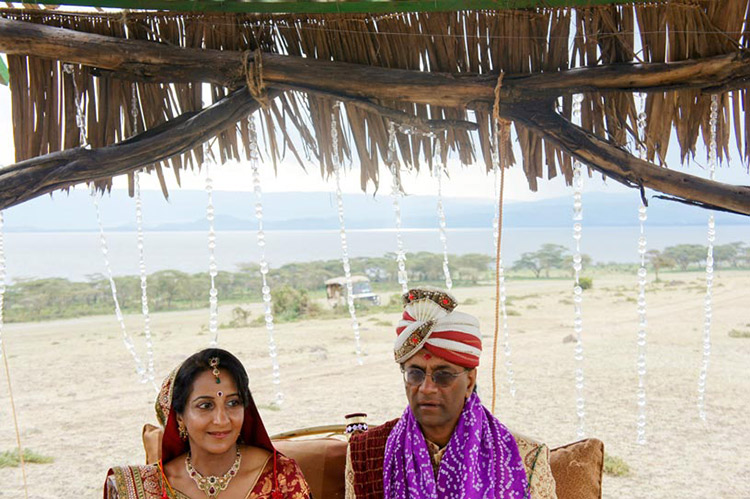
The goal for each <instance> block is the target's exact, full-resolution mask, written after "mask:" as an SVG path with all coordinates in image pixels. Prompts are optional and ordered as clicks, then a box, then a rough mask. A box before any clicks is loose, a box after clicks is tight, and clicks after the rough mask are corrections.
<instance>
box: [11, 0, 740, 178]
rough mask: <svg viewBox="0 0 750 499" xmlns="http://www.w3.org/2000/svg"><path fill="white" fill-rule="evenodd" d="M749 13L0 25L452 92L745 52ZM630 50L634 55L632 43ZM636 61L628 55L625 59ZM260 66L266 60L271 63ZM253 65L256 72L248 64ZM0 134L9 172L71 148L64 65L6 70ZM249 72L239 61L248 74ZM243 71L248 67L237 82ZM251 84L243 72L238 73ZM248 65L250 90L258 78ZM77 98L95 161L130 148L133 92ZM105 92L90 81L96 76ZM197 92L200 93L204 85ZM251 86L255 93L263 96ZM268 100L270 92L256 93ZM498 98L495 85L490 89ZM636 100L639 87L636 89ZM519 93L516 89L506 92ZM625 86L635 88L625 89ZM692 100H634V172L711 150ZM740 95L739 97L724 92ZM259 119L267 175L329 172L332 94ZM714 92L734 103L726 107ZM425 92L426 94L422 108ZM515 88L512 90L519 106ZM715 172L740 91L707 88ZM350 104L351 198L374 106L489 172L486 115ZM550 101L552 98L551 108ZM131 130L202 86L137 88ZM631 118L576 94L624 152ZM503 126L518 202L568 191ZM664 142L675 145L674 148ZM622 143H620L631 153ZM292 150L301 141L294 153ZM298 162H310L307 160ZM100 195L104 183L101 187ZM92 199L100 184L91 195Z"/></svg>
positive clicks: (173, 113)
mask: <svg viewBox="0 0 750 499" xmlns="http://www.w3.org/2000/svg"><path fill="white" fill-rule="evenodd" d="M748 15H750V11H748V0H725V1H721V2H717V1H696V0H684V1H669V2H653V3H648V4H636V5H605V6H593V7H577V8H570V7H555V8H535V9H530V10H503V11H489V10H481V11H456V12H430V13H424V12H421V13H399V14H322V15H314V14H275V15H274V14H246V13H236V14H216V13H176V12H148V13H142V12H125V13H70V12H62V11H59V10H54V11H52V10H31V9H4V10H0V17H3V18H6V19H13V20H23V21H28V22H31V23H38V24H45V25H48V26H57V27H65V28H68V29H71V30H75V31H79V32H86V33H96V34H101V35H106V36H109V37H117V38H127V39H137V40H150V41H154V42H159V43H160V44H163V45H168V46H170V47H186V48H201V49H216V50H221V51H232V52H234V53H237V54H257V50H260V51H262V53H263V54H264V55H268V54H283V55H290V56H297V57H303V58H307V59H318V60H323V61H334V62H347V63H355V64H359V65H366V66H370V67H376V68H389V69H394V68H400V69H406V70H412V71H419V72H429V73H440V74H447V75H452V76H451V78H453V79H455V81H458V82H460V81H463V80H462V78H464V77H465V78H476V77H480V79H481V77H485V76H486V78H485V80H486V81H488V82H491V84H490V87H489V88H491V87H493V86H495V82H496V80H497V78H498V75H501V74H504V75H505V76H506V81H507V79H508V78H509V77H511V76H512V77H516V76H522V75H527V74H542V75H544V74H552V73H558V72H560V71H561V70H569V69H573V68H594V67H601V66H610V65H613V64H618V63H629V62H636V63H637V62H640V63H647V64H648V63H663V62H676V61H685V60H693V59H704V58H709V57H711V56H717V55H721V54H739V53H742V52H743V51H744V50H746V49H747V45H748V42H749V41H750V38H749V37H748V34H747V31H746V29H747V28H746V18H747V16H748ZM636 37H639V38H640V40H638V42H636ZM638 45H640V46H642V47H643V48H642V50H640V51H636V47H637V46H638ZM269 57H270V56H269ZM260 60H261V61H262V58H260ZM8 61H9V68H10V84H11V89H12V96H13V123H14V129H15V148H16V155H17V160H18V161H22V160H26V159H28V158H34V157H37V156H40V155H44V154H47V153H52V152H55V151H60V150H63V149H70V148H74V147H76V146H78V145H79V137H78V131H77V128H76V120H75V104H74V91H73V85H72V80H71V78H70V77H69V76H68V75H66V74H65V73H64V72H63V71H62V61H58V60H51V59H48V58H40V57H36V56H33V55H9V56H8ZM247 61H248V59H245V62H246V63H247ZM245 69H246V70H248V68H247V67H246V68H245ZM251 69H252V68H251ZM258 69H259V68H258V66H257V65H256V66H255V73H254V75H255V76H259V77H260V78H262V76H263V75H262V73H260V72H259V71H258ZM74 74H75V78H76V82H77V85H76V86H77V88H78V91H79V92H80V93H81V94H82V95H83V101H84V103H85V106H86V122H87V127H88V139H89V142H90V143H91V146H92V147H94V148H101V147H104V146H107V145H110V144H115V143H118V142H122V141H124V140H126V139H128V138H129V137H131V136H132V135H133V134H134V129H133V123H132V121H131V116H132V106H133V102H134V101H133V98H132V92H131V81H128V80H127V79H118V78H109V77H106V76H107V72H106V71H101V70H98V69H97V68H95V67H91V66H87V65H83V64H76V65H75V71H74ZM95 74H96V75H100V76H105V77H95V76H94V75H95ZM236 76H237V78H235V79H234V80H233V81H224V83H223V84H219V83H216V82H213V83H212V84H211V88H212V92H211V94H212V96H213V100H214V102H217V101H220V100H221V99H223V98H224V97H225V96H227V95H228V94H229V92H230V91H231V90H232V89H233V88H234V87H239V86H241V85H242V84H244V83H245V78H244V76H247V74H245V75H243V74H242V72H241V71H240V72H239V73H238V74H237V75H236ZM204 81H205V80H204ZM260 83H261V84H263V83H264V82H262V80H261V81H260ZM269 85H270V84H269ZM501 85H502V78H501V81H500V84H499V85H498V87H500V86H501ZM646 86H647V85H646ZM519 87H521V85H519ZM635 87H638V85H635ZM703 87H704V88H703V89H702V90H701V89H694V88H686V89H676V90H671V89H668V90H667V91H660V89H659V87H658V86H656V88H647V90H648V91H649V94H648V100H647V105H646V121H647V137H648V138H647V144H646V145H647V157H648V160H649V161H652V162H654V163H656V164H662V163H663V162H664V160H665V158H666V154H667V151H668V149H669V148H670V147H678V148H679V150H680V154H681V156H682V158H683V160H684V159H685V158H689V157H692V156H694V155H695V152H696V146H697V144H698V143H699V142H702V143H703V144H705V145H706V150H707V149H708V140H709V129H710V127H709V106H710V92H707V91H706V89H705V87H706V85H705V84H704V85H703ZM734 87H738V85H736V84H735V85H734ZM278 89H279V93H278V94H276V93H274V94H272V95H269V96H268V97H273V96H275V98H273V99H271V98H267V99H265V101H264V102H263V104H264V105H265V107H263V108H262V109H261V110H260V112H261V115H262V119H263V122H264V130H263V131H264V133H265V134H266V142H267V144H268V146H269V151H268V153H269V155H270V157H271V158H272V159H273V161H274V163H275V162H276V161H278V160H279V159H280V158H281V157H282V156H284V155H285V154H286V155H292V156H294V157H296V158H298V159H299V161H300V162H302V163H307V164H309V162H310V161H312V162H315V163H317V164H318V165H319V167H320V170H321V172H323V173H324V174H325V173H330V172H331V171H332V168H333V165H332V153H333V151H332V150H331V125H330V123H331V113H332V111H333V105H334V104H335V103H336V102H337V98H336V95H335V94H329V95H326V94H325V93H321V92H320V91H317V90H313V89H311V90H309V91H306V90H305V89H304V88H302V87H300V86H297V87H295V88H294V90H289V89H288V88H284V87H283V86H279V87H278ZM727 90H732V91H731V92H729V91H727ZM430 91H431V90H430V89H429V88H426V89H425V92H426V93H428V92H430ZM521 91H522V88H521V89H519V90H517V92H521ZM719 91H721V92H724V93H722V94H721V98H720V111H719V122H718V144H719V157H720V159H724V158H726V157H727V156H728V154H729V152H730V150H731V149H733V148H736V150H737V151H738V154H739V156H740V157H741V158H742V159H743V161H744V162H745V163H747V162H748V160H749V159H750V143H748V137H749V135H748V133H750V128H749V127H746V126H745V123H746V120H748V119H750V116H749V115H747V114H746V113H745V109H746V108H747V107H748V105H750V102H748V93H747V89H746V88H744V87H741V88H731V89H730V88H726V87H723V88H720V89H719ZM559 95H560V99H559V102H560V103H561V104H562V106H561V110H560V115H561V116H562V117H564V118H566V119H568V120H570V119H571V110H572V96H571V95H570V93H566V92H565V91H564V89H563V90H562V91H560V92H559ZM400 97H401V96H400V95H399V92H398V91H397V90H394V92H393V95H392V98H390V99H383V98H381V99H377V100H374V101H373V100H371V101H369V103H368V104H370V105H369V107H368V106H363V105H361V104H362V103H357V102H353V101H351V100H347V99H343V100H344V108H345V113H341V114H340V117H341V120H340V127H341V130H342V132H343V133H342V134H340V135H341V136H342V137H343V138H344V140H341V141H339V151H338V153H339V154H340V156H341V157H343V158H346V159H354V160H355V161H358V162H359V163H360V164H361V166H362V168H361V172H362V179H361V181H362V186H363V188H364V187H365V186H366V184H367V183H368V182H370V181H372V182H374V183H375V184H377V183H378V178H379V175H378V170H379V168H380V167H381V166H382V164H383V162H384V161H385V159H386V157H387V154H388V128H389V124H390V123H391V122H392V121H393V116H384V115H383V113H382V112H379V111H378V109H379V107H378V106H381V107H384V108H390V109H392V110H398V111H403V112H405V113H406V114H408V115H412V116H416V117H418V118H421V119H422V120H423V121H424V120H427V119H432V120H436V119H437V120H451V123H458V124H459V125H460V121H469V122H473V123H476V127H475V128H476V129H475V130H472V129H471V128H472V127H471V126H465V127H462V126H456V127H447V128H445V130H442V129H441V128H440V127H439V126H438V130H437V131H435V133H434V136H436V137H437V138H438V139H439V140H441V141H444V146H443V148H442V150H443V155H446V154H448V152H449V151H450V152H451V153H455V154H456V155H457V156H458V158H460V161H461V162H462V163H464V164H469V163H473V162H476V161H481V162H483V163H484V164H485V165H486V167H487V168H488V169H489V168H491V167H492V159H491V158H492V155H491V153H490V147H491V145H490V142H491V141H490V140H489V139H490V136H491V135H492V134H491V121H492V119H491V118H492V106H491V105H490V106H487V105H483V106H482V105H477V106H471V105H467V106H458V107H456V106H440V105H436V104H432V103H431V104H424V103H421V102H419V101H417V100H415V99H414V98H412V96H408V97H407V98H400ZM552 99H554V97H552ZM136 102H137V106H138V113H137V114H138V117H139V123H138V125H137V126H138V129H139V130H140V131H142V130H149V129H154V128H155V127H157V126H159V125H161V124H163V123H165V122H167V121H169V120H174V119H176V118H177V117H178V116H180V115H182V114H183V113H187V112H194V111H198V110H200V109H201V106H202V104H201V82H200V81H188V82H183V81H180V82H177V83H173V84H165V83H163V82H156V83H150V82H148V81H138V82H137V99H136ZM637 114H638V109H637V106H636V103H635V97H634V93H633V91H632V89H631V88H623V89H622V90H618V89H612V88H610V89H608V90H607V91H606V92H594V91H591V92H586V93H585V95H584V100H583V103H582V117H581V123H582V127H583V128H584V129H585V130H587V131H590V132H592V133H593V134H594V135H595V136H597V137H600V138H603V139H606V140H607V141H610V142H611V143H613V144H614V145H616V146H618V147H622V148H626V147H628V142H629V140H630V141H632V137H633V134H634V131H636V130H637ZM514 127H515V131H516V135H517V137H518V141H519V144H520V146H521V147H520V150H521V153H522V158H521V160H522V165H523V169H524V171H525V173H526V176H527V178H528V182H529V186H530V188H531V189H534V190H535V189H536V187H537V182H538V180H539V179H541V178H544V177H547V178H552V177H555V176H557V175H559V174H562V175H564V176H565V177H566V178H567V179H568V180H570V179H571V176H572V170H571V158H570V156H568V155H567V154H566V153H564V152H562V151H561V150H560V148H559V147H558V144H556V143H554V142H551V141H545V140H544V139H543V137H542V136H541V135H539V134H538V133H537V132H533V131H531V130H530V129H529V128H528V126H527V123H526V122H522V120H516V121H515V122H514ZM673 132H674V137H676V139H677V141H678V143H677V144H673V135H672V134H673ZM216 136H217V138H218V150H219V151H220V155H221V161H226V160H228V159H243V158H244V157H245V156H246V154H247V153H246V151H247V150H248V145H249V144H248V142H249V134H248V127H247V123H246V121H245V120H241V121H240V122H239V123H238V124H237V126H235V125H234V124H232V125H231V126H230V127H229V128H226V129H224V130H222V131H221V132H220V133H217V134H216ZM629 137H630V139H629ZM300 138H301V141H300ZM434 140H435V138H433V137H431V136H428V135H426V134H422V133H408V131H406V130H405V129H404V128H403V127H402V128H401V129H399V131H398V133H397V143H398V151H399V157H398V161H399V162H400V164H401V165H402V166H405V167H409V168H420V167H422V166H424V165H425V164H427V163H431V162H432V161H433V154H434ZM510 140H511V136H510V135H509V134H507V133H505V134H504V135H503V141H504V142H505V143H504V144H503V146H504V147H503V148H502V151H503V153H502V158H501V162H502V164H503V166H508V165H510V164H512V163H513V162H514V161H515V159H514V158H513V152H512V148H511V147H510ZM307 158H310V159H309V160H308V159H307ZM201 160H202V150H201V147H200V146H198V147H194V148H193V149H192V151H190V152H188V153H187V154H184V155H176V156H173V157H172V158H170V159H169V160H165V161H163V162H161V163H160V164H157V165H155V167H156V168H157V170H158V172H159V175H160V176H161V175H162V169H163V168H165V167H168V168H171V169H173V170H174V172H175V174H179V170H180V169H181V168H184V167H186V166H195V165H196V164H199V163H200V162H201ZM104 184H106V180H105V181H104ZM104 184H102V185H104Z"/></svg>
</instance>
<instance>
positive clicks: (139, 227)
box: [134, 172, 159, 391]
mask: <svg viewBox="0 0 750 499" xmlns="http://www.w3.org/2000/svg"><path fill="white" fill-rule="evenodd" d="M134 184H135V225H136V231H137V238H136V240H137V246H138V271H139V273H140V276H141V312H142V314H143V334H144V336H145V339H146V366H147V367H146V377H147V378H148V381H149V382H150V383H151V385H152V386H153V387H154V390H156V391H159V387H158V386H156V382H155V380H154V343H153V340H152V338H151V315H150V313H149V310H148V283H147V278H146V258H145V255H144V251H143V247H144V246H143V203H142V201H141V183H140V172H135V175H134Z"/></svg>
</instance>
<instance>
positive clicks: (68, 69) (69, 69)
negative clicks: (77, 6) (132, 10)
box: [63, 64, 148, 383]
mask: <svg viewBox="0 0 750 499" xmlns="http://www.w3.org/2000/svg"><path fill="white" fill-rule="evenodd" d="M63 71H64V72H65V73H67V74H69V75H70V77H71V80H72V81H73V92H74V101H75V106H76V125H77V126H78V134H79V138H80V142H81V147H87V146H88V139H87V133H86V118H85V113H84V111H83V103H82V102H81V99H80V95H79V93H78V85H77V84H76V79H75V75H74V74H73V66H72V65H70V64H63ZM91 199H92V201H93V203H94V211H95V212H96V222H97V224H98V226H99V244H100V247H101V251H102V255H103V257H104V267H105V269H106V271H107V277H108V278H109V287H110V289H111V290H112V300H113V301H114V304H115V317H116V318H117V322H118V323H119V324H120V330H121V331H122V341H123V343H124V344H125V348H126V349H127V351H128V352H129V353H130V355H131V356H132V357H133V361H134V362H135V372H136V373H137V374H138V377H139V379H140V381H141V383H147V382H148V375H147V373H146V369H145V368H144V367H143V362H142V361H141V358H140V357H139V356H138V352H136V350H135V344H134V343H133V338H132V337H131V336H130V333H128V330H127V328H126V327H125V319H124V318H123V316H122V310H121V309H120V302H119V300H118V299H117V286H116V285H115V279H114V277H113V276H112V267H111V266H110V264H109V247H108V246H107V238H106V237H105V236H104V226H103V224H102V215H101V211H100V210H99V198H98V197H97V195H96V187H95V186H94V184H91Z"/></svg>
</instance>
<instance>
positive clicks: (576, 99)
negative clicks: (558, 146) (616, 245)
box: [573, 94, 586, 438]
mask: <svg viewBox="0 0 750 499" xmlns="http://www.w3.org/2000/svg"><path fill="white" fill-rule="evenodd" d="M582 101H583V95H581V94H575V95H574V96H573V119H574V120H576V119H577V120H578V121H579V123H580V117H581V102H582ZM582 170H583V165H582V164H581V162H580V161H578V160H577V159H575V160H574V161H573V239H574V240H575V253H574V254H573V272H574V276H575V286H574V287H573V306H574V316H573V331H574V332H575V339H576V346H575V355H574V358H575V361H576V367H575V387H576V415H577V416H578V428H577V430H576V434H577V435H578V438H583V437H584V435H585V426H584V423H585V418H586V402H585V398H584V391H583V388H584V383H583V382H584V376H583V313H582V307H581V304H582V302H583V289H582V288H581V285H580V281H579V278H580V273H581V268H582V265H581V262H582V261H583V258H582V256H581V233H582V229H583V227H582V225H581V221H582V220H583V203H582V200H581V198H582V191H583V172H582Z"/></svg>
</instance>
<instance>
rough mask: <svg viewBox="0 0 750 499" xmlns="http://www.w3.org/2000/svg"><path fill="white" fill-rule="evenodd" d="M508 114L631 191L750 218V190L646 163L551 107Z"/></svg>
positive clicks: (541, 104) (512, 108)
mask: <svg viewBox="0 0 750 499" xmlns="http://www.w3.org/2000/svg"><path fill="white" fill-rule="evenodd" d="M504 111H505V114H506V115H507V116H509V117H510V118H511V119H513V120H517V121H519V122H520V123H522V124H524V125H526V126H527V127H529V128H530V129H531V130H533V131H534V132H535V133H537V134H539V135H541V136H542V137H543V138H544V139H545V140H549V141H551V142H552V143H554V144H555V145H557V146H558V147H560V149H562V150H563V151H565V152H567V153H568V154H570V155H572V156H574V157H576V158H578V159H579V160H581V161H583V162H584V163H586V164H587V165H589V166H590V167H591V168H593V169H595V170H597V171H599V172H601V173H603V174H605V175H606V176H608V177H611V178H613V179H615V180H617V181H618V182H621V183H623V184H625V185H627V186H629V187H641V186H642V187H648V188H649V189H654V190H656V191H660V192H662V193H664V194H668V195H670V196H673V197H674V198H677V199H679V200H683V201H685V202H688V203H690V204H695V205H699V206H702V207H704V208H714V209H720V210H723V211H731V212H734V213H740V214H743V215H750V186H743V185H730V184H723V183H721V182H716V181H713V180H708V179H704V178H701V177H696V176H694V175H689V174H687V173H681V172H677V171H674V170H669V169H667V168H662V167H659V166H656V165H654V164H653V163H649V162H648V161H643V160H641V159H639V158H636V157H635V156H633V155H632V154H630V153H628V152H626V151H624V150H622V149H620V148H618V147H617V146H615V145H613V144H612V143H610V142H607V141H606V140H603V139H601V138H599V137H597V136H596V135H594V134H592V133H590V132H587V131H586V130H584V129H582V128H580V127H578V126H576V125H574V124H573V123H571V122H570V121H568V120H566V119H565V118H563V117H562V116H560V115H559V114H557V113H556V112H555V111H554V106H553V103H552V102H550V101H539V102H537V103H536V104H535V105H529V104H528V103H527V104H526V105H524V106H521V105H515V106H508V107H506V108H505V109H504Z"/></svg>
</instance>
